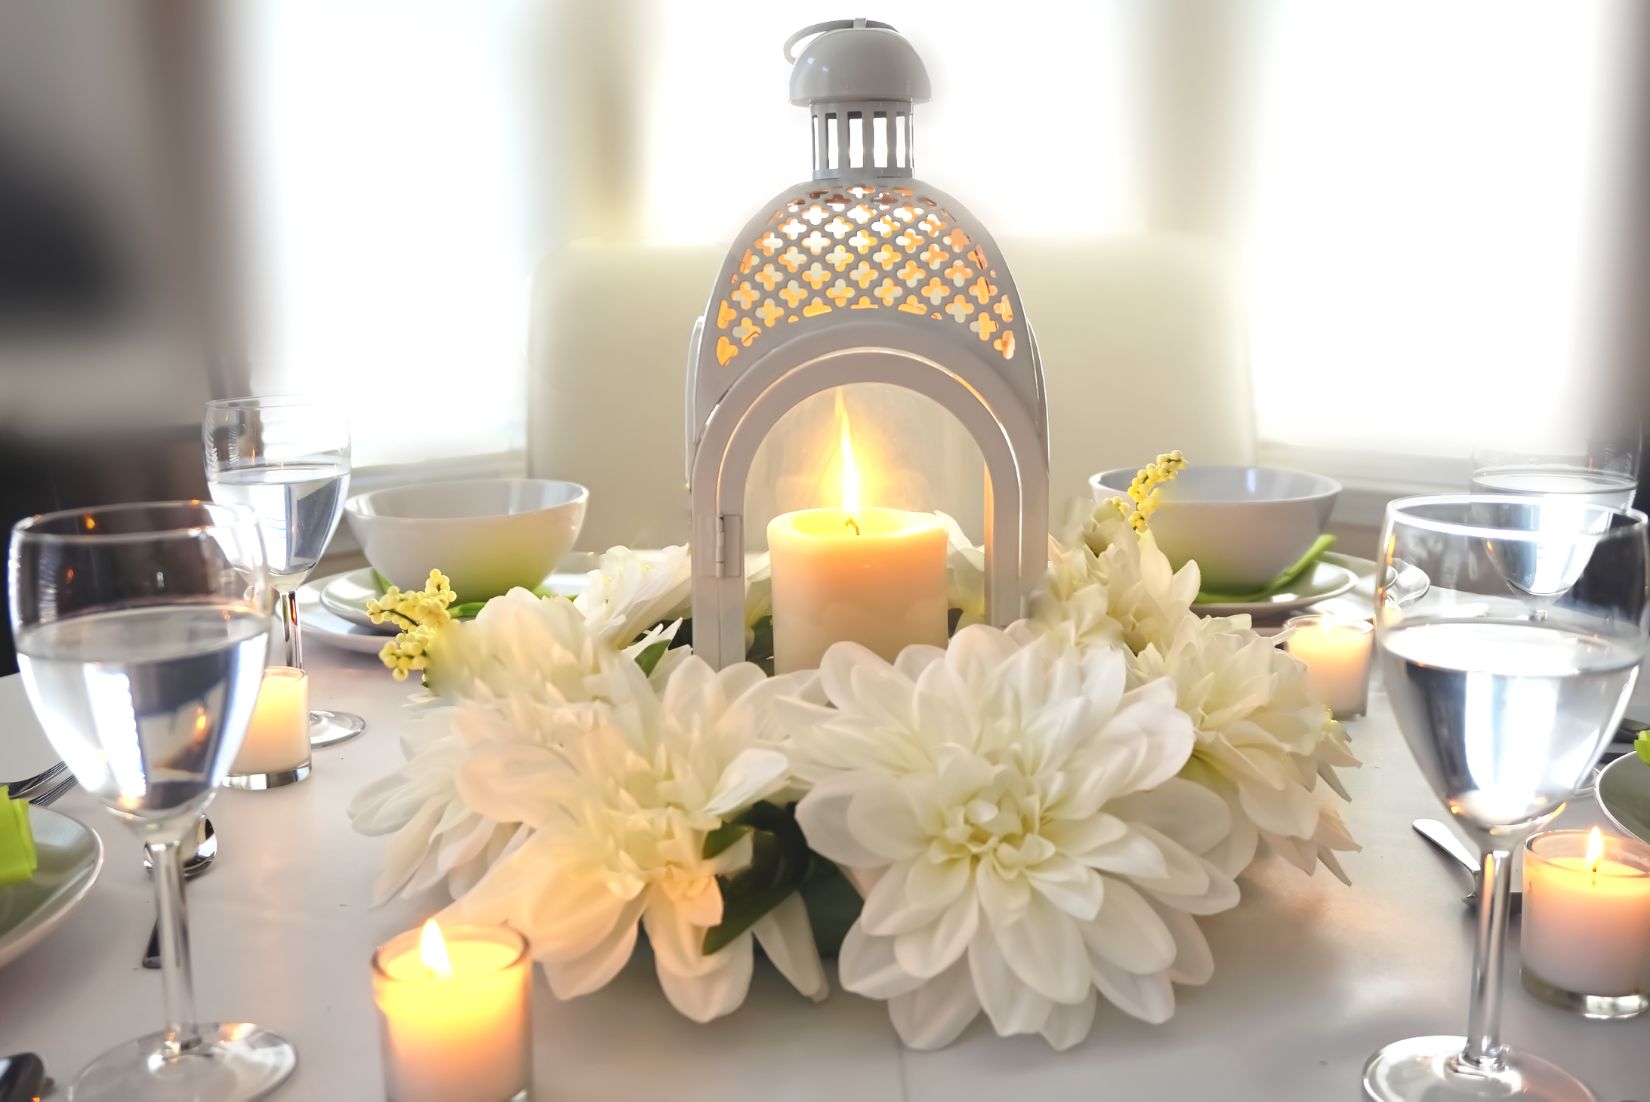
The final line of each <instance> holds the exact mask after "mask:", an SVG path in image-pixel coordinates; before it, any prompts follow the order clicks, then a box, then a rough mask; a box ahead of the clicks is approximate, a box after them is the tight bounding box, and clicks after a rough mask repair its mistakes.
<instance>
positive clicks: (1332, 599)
mask: <svg viewBox="0 0 1650 1102" xmlns="http://www.w3.org/2000/svg"><path fill="white" fill-rule="evenodd" d="M1325 563H1327V564H1328V565H1330V566H1335V567H1339V568H1341V569H1343V570H1347V571H1350V572H1351V573H1352V574H1353V575H1354V577H1355V581H1354V583H1353V584H1352V585H1351V586H1350V587H1349V588H1347V589H1345V590H1343V591H1341V592H1339V593H1337V594H1335V595H1333V596H1309V595H1304V594H1302V595H1298V596H1301V597H1302V598H1303V599H1300V600H1287V601H1280V600H1279V598H1281V597H1286V596H1289V594H1287V593H1280V594H1274V595H1273V598H1272V600H1270V601H1264V602H1256V603H1253V604H1244V605H1193V606H1192V610H1193V611H1194V612H1200V613H1203V614H1205V615H1209V616H1232V615H1236V614H1237V613H1240V612H1247V613H1249V614H1250V615H1251V616H1255V617H1257V618H1261V619H1270V620H1275V619H1276V618H1278V617H1280V616H1282V615H1285V614H1287V613H1291V612H1298V611H1300V610H1301V609H1304V608H1309V607H1311V606H1314V605H1319V604H1321V605H1322V608H1321V609H1319V611H1322V612H1333V613H1334V614H1335V615H1337V616H1346V617H1350V618H1352V619H1354V620H1369V619H1373V618H1374V616H1375V570H1376V565H1375V560H1373V559H1365V558H1360V557H1358V556H1357V555H1343V554H1341V553H1340V552H1338V551H1326V552H1324V556H1323V558H1322V559H1320V560H1319V565H1323V564H1325ZM1430 585H1431V582H1430V580H1429V579H1428V578H1427V576H1426V574H1424V573H1423V572H1422V571H1420V570H1418V569H1417V568H1415V567H1413V566H1408V565H1406V566H1403V567H1401V568H1400V569H1399V571H1398V578H1397V581H1395V582H1394V583H1393V585H1392V587H1391V592H1392V597H1393V599H1394V600H1396V601H1397V602H1398V603H1399V604H1403V605H1407V604H1409V603H1410V602H1411V601H1413V600H1415V599H1417V598H1418V597H1420V596H1422V595H1423V594H1425V593H1426V591H1427V589H1428V587H1429V586H1430ZM1291 588H1292V589H1298V588H1301V587H1300V586H1299V585H1298V583H1297V585H1296V586H1294V587H1291Z"/></svg>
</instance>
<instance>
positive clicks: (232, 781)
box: [223, 761, 310, 792]
mask: <svg viewBox="0 0 1650 1102" xmlns="http://www.w3.org/2000/svg"><path fill="white" fill-rule="evenodd" d="M309 773H310V763H309V762H307V761H306V762H304V763H303V764H302V765H298V766H294V767H293V768H291V769H278V770H276V771H274V772H272V773H231V774H229V776H227V777H225V778H224V779H223V786H224V787H225V788H240V789H244V790H246V791H248V792H265V791H268V790H269V789H271V788H285V787H286V786H287V785H289V784H297V783H298V782H299V781H301V780H303V779H304V778H306V777H308V776H309Z"/></svg>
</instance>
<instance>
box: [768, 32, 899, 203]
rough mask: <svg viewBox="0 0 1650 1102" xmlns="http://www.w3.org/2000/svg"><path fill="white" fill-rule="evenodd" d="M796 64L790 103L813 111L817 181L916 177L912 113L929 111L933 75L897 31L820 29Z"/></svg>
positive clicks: (805, 35)
mask: <svg viewBox="0 0 1650 1102" xmlns="http://www.w3.org/2000/svg"><path fill="white" fill-rule="evenodd" d="M805 39H806V40H808V42H807V45H806V47H804V49H803V50H802V53H801V54H800V55H799V56H797V57H796V58H795V59H794V60H795V62H796V67H795V68H794V69H793V70H792V71H791V102H792V103H794V104H796V105H798V106H799V107H806V108H808V114H809V119H810V123H811V125H812V127H813V130H812V143H813V170H814V179H816V180H840V179H844V178H846V177H849V176H850V175H851V176H853V177H857V178H874V177H895V176H906V177H908V176H911V175H912V168H913V160H914V158H913V156H912V153H913V146H914V140H913V139H914V132H913V128H912V119H911V108H912V105H913V104H917V103H926V102H927V101H928V95H929V84H928V71H927V69H925V68H924V67H923V64H922V59H921V58H919V57H918V56H917V52H916V51H915V50H914V49H912V48H911V44H910V43H909V42H907V41H906V40H905V39H904V38H902V37H901V36H900V34H899V33H898V32H897V31H895V30H894V28H893V27H891V26H889V25H888V24H886V23H876V22H873V21H870V20H865V19H839V20H834V21H832V22H828V23H815V24H814V25H813V26H811V27H807V28H804V29H803V30H800V31H798V32H797V33H796V34H794V35H792V36H791V39H790V41H788V42H786V43H785V57H786V59H787V60H791V59H792V55H791V47H792V46H794V45H796V44H797V43H798V42H800V41H803V40H805Z"/></svg>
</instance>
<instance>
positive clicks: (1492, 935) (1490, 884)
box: [1461, 849, 1512, 1071]
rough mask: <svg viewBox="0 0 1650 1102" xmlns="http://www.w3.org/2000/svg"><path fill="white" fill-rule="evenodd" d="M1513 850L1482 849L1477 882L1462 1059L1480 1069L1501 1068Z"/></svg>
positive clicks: (1497, 1069) (1502, 1062) (1494, 1069)
mask: <svg viewBox="0 0 1650 1102" xmlns="http://www.w3.org/2000/svg"><path fill="white" fill-rule="evenodd" d="M1511 862H1512V853H1511V852H1510V851H1508V850H1504V849H1494V850H1486V851H1484V855H1483V859H1482V865H1483V870H1484V871H1483V879H1482V881H1481V883H1480V884H1479V885H1478V949H1477V953H1476V955H1475V956H1474V959H1473V966H1472V1014H1471V1016H1470V1017H1469V1018H1468V1019H1467V1047H1466V1051H1464V1052H1462V1053H1461V1061H1462V1062H1463V1063H1465V1064H1467V1065H1469V1066H1471V1067H1474V1068H1477V1069H1479V1070H1481V1071H1500V1070H1501V1069H1502V1068H1503V1067H1505V1066H1506V1063H1505V1061H1504V1060H1503V1059H1502V1055H1501V975H1502V970H1501V959H1502V956H1503V955H1504V950H1505V949H1506V947H1507V911H1508V906H1509V904H1510V902H1511V899H1512V895H1511V892H1512V879H1511V875H1510V874H1511V871H1512V870H1511V868H1510V865H1511Z"/></svg>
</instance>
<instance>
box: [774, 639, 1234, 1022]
mask: <svg viewBox="0 0 1650 1102" xmlns="http://www.w3.org/2000/svg"><path fill="white" fill-rule="evenodd" d="M1124 663H1125V657H1124V655H1123V653H1122V652H1121V651H1120V650H1117V649H1095V650H1091V651H1088V652H1087V653H1083V654H1079V653H1078V652H1076V651H1075V650H1072V649H1070V648H1064V647H1061V646H1059V645H1058V644H1057V643H1055V642H1054V641H1052V640H1049V639H1042V638H1037V637H1035V636H1034V635H1033V634H1032V633H1031V632H1030V631H1029V630H1028V629H1027V628H1026V627H1025V626H1023V625H1018V626H1016V628H1014V629H1010V630H1009V631H1002V630H999V629H996V628H990V627H985V626H982V625H976V626H973V627H969V628H965V629H964V630H962V631H961V632H959V633H958V634H957V636H956V637H955V638H954V639H953V640H952V641H951V645H950V647H949V648H948V649H946V650H944V651H942V650H939V649H938V648H933V647H910V648H907V649H906V650H905V651H904V652H903V653H902V654H901V655H900V656H899V659H898V660H897V662H896V663H895V664H894V665H892V666H890V665H889V664H888V663H886V662H884V661H882V660H881V659H880V658H877V657H876V656H875V655H873V654H872V653H871V652H870V651H868V650H865V649H864V648H862V647H858V646H856V645H853V644H838V645H836V646H834V647H832V648H831V649H830V650H829V651H827V652H826V655H825V658H824V661H823V663H822V665H821V667H820V670H819V672H818V674H817V675H809V676H810V677H817V681H815V682H813V683H812V685H811V686H810V688H809V690H808V693H809V694H811V695H813V696H815V697H816V698H817V697H819V696H821V695H822V697H823V699H824V700H825V701H826V702H827V703H826V704H812V703H809V702H808V701H807V700H805V699H801V698H797V697H793V698H791V699H788V700H782V701H780V702H779V704H778V705H777V707H776V713H777V714H778V716H779V717H780V720H781V726H782V727H783V728H785V729H786V731H787V733H788V735H789V738H790V745H791V748H792V756H793V766H794V768H795V769H796V771H797V773H798V775H799V776H800V777H802V779H804V780H808V781H812V782H813V788H812V789H811V791H810V792H809V793H808V795H807V796H805V797H804V798H803V800H802V802H801V804H800V805H799V807H798V809H797V817H798V821H799V822H800V823H801V824H802V827H803V830H804V832H805V833H806V835H807V839H808V843H809V845H810V846H812V847H813V848H814V850H815V851H816V852H818V853H820V854H822V855H824V856H825V857H828V858H830V859H831V860H833V861H835V862H837V863H838V864H839V865H841V866H843V867H844V868H845V869H846V870H847V871H848V873H849V875H850V876H851V877H852V878H853V879H854V881H855V883H856V884H857V885H858V886H859V887H860V888H861V890H862V892H864V894H865V907H864V911H863V913H862V914H861V915H860V918H859V920H858V921H857V922H855V924H854V926H853V928H852V929H851V930H850V931H849V934H848V937H847V940H846V941H845V942H844V943H843V947H842V955H841V961H840V965H841V976H842V982H843V985H844V986H846V987H847V988H848V989H849V990H851V991H856V992H858V993H860V994H862V995H866V996H868V997H871V998H877V999H887V1000H888V1001H889V1012H890V1016H891V1017H892V1019H893V1022H894V1025H895V1028H896V1029H897V1030H898V1031H899V1034H900V1037H901V1038H902V1039H903V1040H904V1041H905V1043H906V1044H908V1045H911V1046H913V1047H916V1048H936V1047H939V1046H941V1045H945V1044H947V1043H949V1042H950V1041H951V1040H953V1039H954V1038H955V1037H956V1036H957V1035H958V1034H959V1033H961V1031H962V1030H963V1029H964V1028H965V1027H966V1026H967V1025H968V1023H969V1022H970V1021H972V1020H973V1019H974V1018H975V1016H976V1015H977V1014H978V1013H979V1012H980V1010H981V1009H982V1008H983V1009H984V1011H985V1012H986V1014H987V1015H988V1016H989V1018H990V1020H991V1023H992V1025H993V1026H994V1027H995V1028H996V1030H997V1032H999V1033H1001V1034H1004V1035H1008V1034H1015V1033H1041V1034H1042V1035H1043V1036H1044V1037H1045V1038H1046V1039H1047V1040H1048V1041H1049V1043H1050V1044H1052V1045H1053V1046H1054V1047H1056V1048H1062V1049H1063V1048H1067V1047H1069V1046H1071V1045H1074V1044H1076V1043H1077V1042H1079V1041H1081V1040H1082V1039H1083V1038H1084V1037H1085V1036H1087V1034H1088V1032H1089V1029H1090V1027H1091V1025H1092V1024H1093V1019H1094V1012H1095V1007H1096V1002H1097V997H1096V996H1097V993H1098V994H1099V995H1103V996H1104V997H1105V998H1106V999H1108V1000H1109V1001H1111V1002H1113V1003H1115V1004H1116V1005H1117V1006H1119V1007H1121V1008H1122V1009H1123V1010H1125V1011H1127V1012H1128V1013H1130V1014H1132V1015H1134V1016H1136V1017H1139V1018H1142V1019H1145V1020H1147V1021H1153V1022H1161V1021H1163V1020H1165V1019H1167V1018H1168V1017H1169V1016H1170V1015H1171V1014H1172V1013H1173V1010H1174V993H1173V990H1172V988H1171V986H1170V983H1171V981H1175V982H1181V983H1202V982H1204V981H1206V980H1207V979H1208V977H1209V975H1210V972H1211V970H1212V967H1213V964H1212V961H1211V959H1210V956H1209V949H1208V945H1207V943H1206V942H1205V941H1204V939H1203V935H1202V934H1201V932H1200V931H1199V930H1198V928H1197V925H1196V923H1195V921H1194V920H1193V919H1192V917H1191V916H1192V915H1193V914H1208V913H1213V912H1216V911H1221V910H1225V909H1227V908H1229V907H1231V906H1233V905H1235V904H1236V902H1237V898H1238V893H1237V888H1236V886H1235V884H1234V883H1233V882H1232V880H1231V878H1230V877H1228V876H1226V875H1224V874H1222V873H1221V872H1220V871H1219V870H1218V869H1217V868H1216V867H1215V866H1214V865H1213V864H1212V863H1211V862H1210V861H1208V860H1206V859H1205V858H1204V857H1203V854H1204V853H1206V852H1209V851H1211V850H1213V849H1215V848H1216V847H1217V846H1218V845H1219V844H1220V842H1221V841H1222V840H1223V839H1224V838H1225V835H1226V832H1227V829H1228V828H1227V822H1226V819H1227V816H1226V812H1225V808H1224V806H1223V804H1222V801H1221V800H1220V799H1219V798H1218V797H1216V796H1214V795H1213V794H1212V793H1210V792H1209V791H1208V790H1207V789H1204V788H1202V787H1200V786H1198V785H1195V784H1192V783H1190V782H1187V781H1183V780H1179V779H1177V778H1176V776H1175V774H1176V773H1177V772H1178V771H1179V770H1180V768H1181V767H1182V766H1183V765H1184V764H1185V763H1186V760H1187V757H1188V756H1189V755H1190V753H1191V751H1192V746H1193V736H1192V731H1191V725H1190V723H1189V721H1188V720H1187V718H1186V717H1185V716H1184V715H1183V714H1181V713H1179V712H1178V711H1176V710H1175V708H1174V701H1173V690H1172V686H1171V685H1170V684H1169V683H1167V682H1159V683H1156V684H1152V685H1146V686H1143V687H1140V688H1137V689H1134V690H1132V691H1125V678H1126V670H1125V665H1124Z"/></svg>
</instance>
